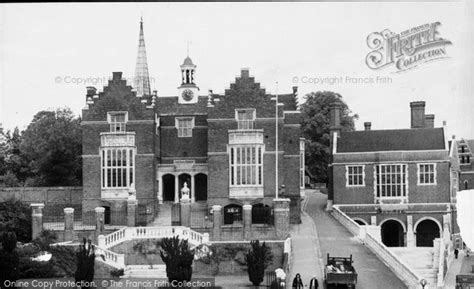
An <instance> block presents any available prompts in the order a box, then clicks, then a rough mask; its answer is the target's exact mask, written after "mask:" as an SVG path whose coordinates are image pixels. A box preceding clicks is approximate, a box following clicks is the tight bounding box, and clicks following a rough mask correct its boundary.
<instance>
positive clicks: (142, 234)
mask: <svg viewBox="0 0 474 289" xmlns="http://www.w3.org/2000/svg"><path fill="white" fill-rule="evenodd" d="M174 236H178V237H179V238H180V239H183V240H188V242H189V243H190V244H191V245H194V246H197V245H200V244H203V243H207V242H209V234H208V233H204V234H201V233H198V232H196V231H193V230H191V229H189V228H187V227H182V226H173V227H170V226H165V227H127V228H123V229H120V230H118V231H115V232H113V233H111V234H109V235H107V236H103V235H100V236H99V247H100V248H104V249H108V248H111V247H113V246H115V245H118V244H120V243H122V242H125V241H129V240H135V239H155V238H156V239H159V238H170V237H174Z"/></svg>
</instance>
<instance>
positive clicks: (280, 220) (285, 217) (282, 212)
mask: <svg viewBox="0 0 474 289" xmlns="http://www.w3.org/2000/svg"><path fill="white" fill-rule="evenodd" d="M273 218H274V223H275V233H276V235H277V237H279V238H285V237H286V236H287V235H288V232H289V230H290V199H273Z"/></svg>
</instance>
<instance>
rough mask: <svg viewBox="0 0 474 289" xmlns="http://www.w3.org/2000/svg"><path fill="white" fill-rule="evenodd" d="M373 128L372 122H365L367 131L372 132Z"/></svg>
mask: <svg viewBox="0 0 474 289" xmlns="http://www.w3.org/2000/svg"><path fill="white" fill-rule="evenodd" d="M371 127H372V123H371V122H370V121H368V122H364V128H365V130H370V128H371Z"/></svg>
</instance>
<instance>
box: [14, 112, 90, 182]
mask: <svg viewBox="0 0 474 289" xmlns="http://www.w3.org/2000/svg"><path fill="white" fill-rule="evenodd" d="M81 138H82V136H81V127H80V118H78V117H76V116H74V114H73V113H72V111H71V110H70V109H69V108H64V109H56V110H55V111H40V112H38V113H37V114H36V115H35V116H34V117H33V120H32V122H31V123H30V124H29V125H28V127H27V128H26V130H25V131H24V132H23V139H22V142H21V146H20V150H21V152H22V153H23V154H24V155H25V157H26V158H27V159H28V161H29V166H30V167H31V170H32V174H33V175H34V177H35V182H34V185H37V186H63V185H65V186H68V185H69V186H70V185H80V184H81V181H82V162H81V154H82V139H81Z"/></svg>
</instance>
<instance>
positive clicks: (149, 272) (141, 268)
mask: <svg viewBox="0 0 474 289" xmlns="http://www.w3.org/2000/svg"><path fill="white" fill-rule="evenodd" d="M122 278H166V265H164V264H155V265H128V266H126V267H125V270H124V275H123V277H122Z"/></svg>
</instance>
